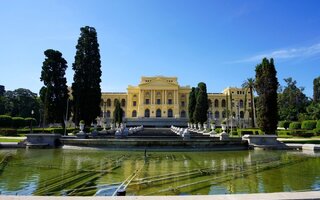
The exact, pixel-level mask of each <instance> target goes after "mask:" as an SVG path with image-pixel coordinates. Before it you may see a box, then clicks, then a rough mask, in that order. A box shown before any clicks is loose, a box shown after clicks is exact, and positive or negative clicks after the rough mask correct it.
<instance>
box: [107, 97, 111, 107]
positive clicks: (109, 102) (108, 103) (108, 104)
mask: <svg viewBox="0 0 320 200" xmlns="http://www.w3.org/2000/svg"><path fill="white" fill-rule="evenodd" d="M107 106H108V107H111V99H107Z"/></svg>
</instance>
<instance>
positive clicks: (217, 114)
mask: <svg viewBox="0 0 320 200" xmlns="http://www.w3.org/2000/svg"><path fill="white" fill-rule="evenodd" d="M214 118H216V119H219V118H220V113H219V111H216V112H215V113H214Z"/></svg>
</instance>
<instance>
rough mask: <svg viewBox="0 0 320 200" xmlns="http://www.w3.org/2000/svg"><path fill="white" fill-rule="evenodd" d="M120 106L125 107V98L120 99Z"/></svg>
mask: <svg viewBox="0 0 320 200" xmlns="http://www.w3.org/2000/svg"><path fill="white" fill-rule="evenodd" d="M121 106H122V107H125V106H126V100H125V99H122V100H121Z"/></svg>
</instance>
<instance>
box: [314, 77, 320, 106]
mask: <svg viewBox="0 0 320 200" xmlns="http://www.w3.org/2000/svg"><path fill="white" fill-rule="evenodd" d="M313 102H314V103H319V102H320V76H319V77H317V78H315V79H314V80H313Z"/></svg>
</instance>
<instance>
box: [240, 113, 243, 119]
mask: <svg viewBox="0 0 320 200" xmlns="http://www.w3.org/2000/svg"><path fill="white" fill-rule="evenodd" d="M240 118H241V119H243V118H244V112H243V111H240Z"/></svg>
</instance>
